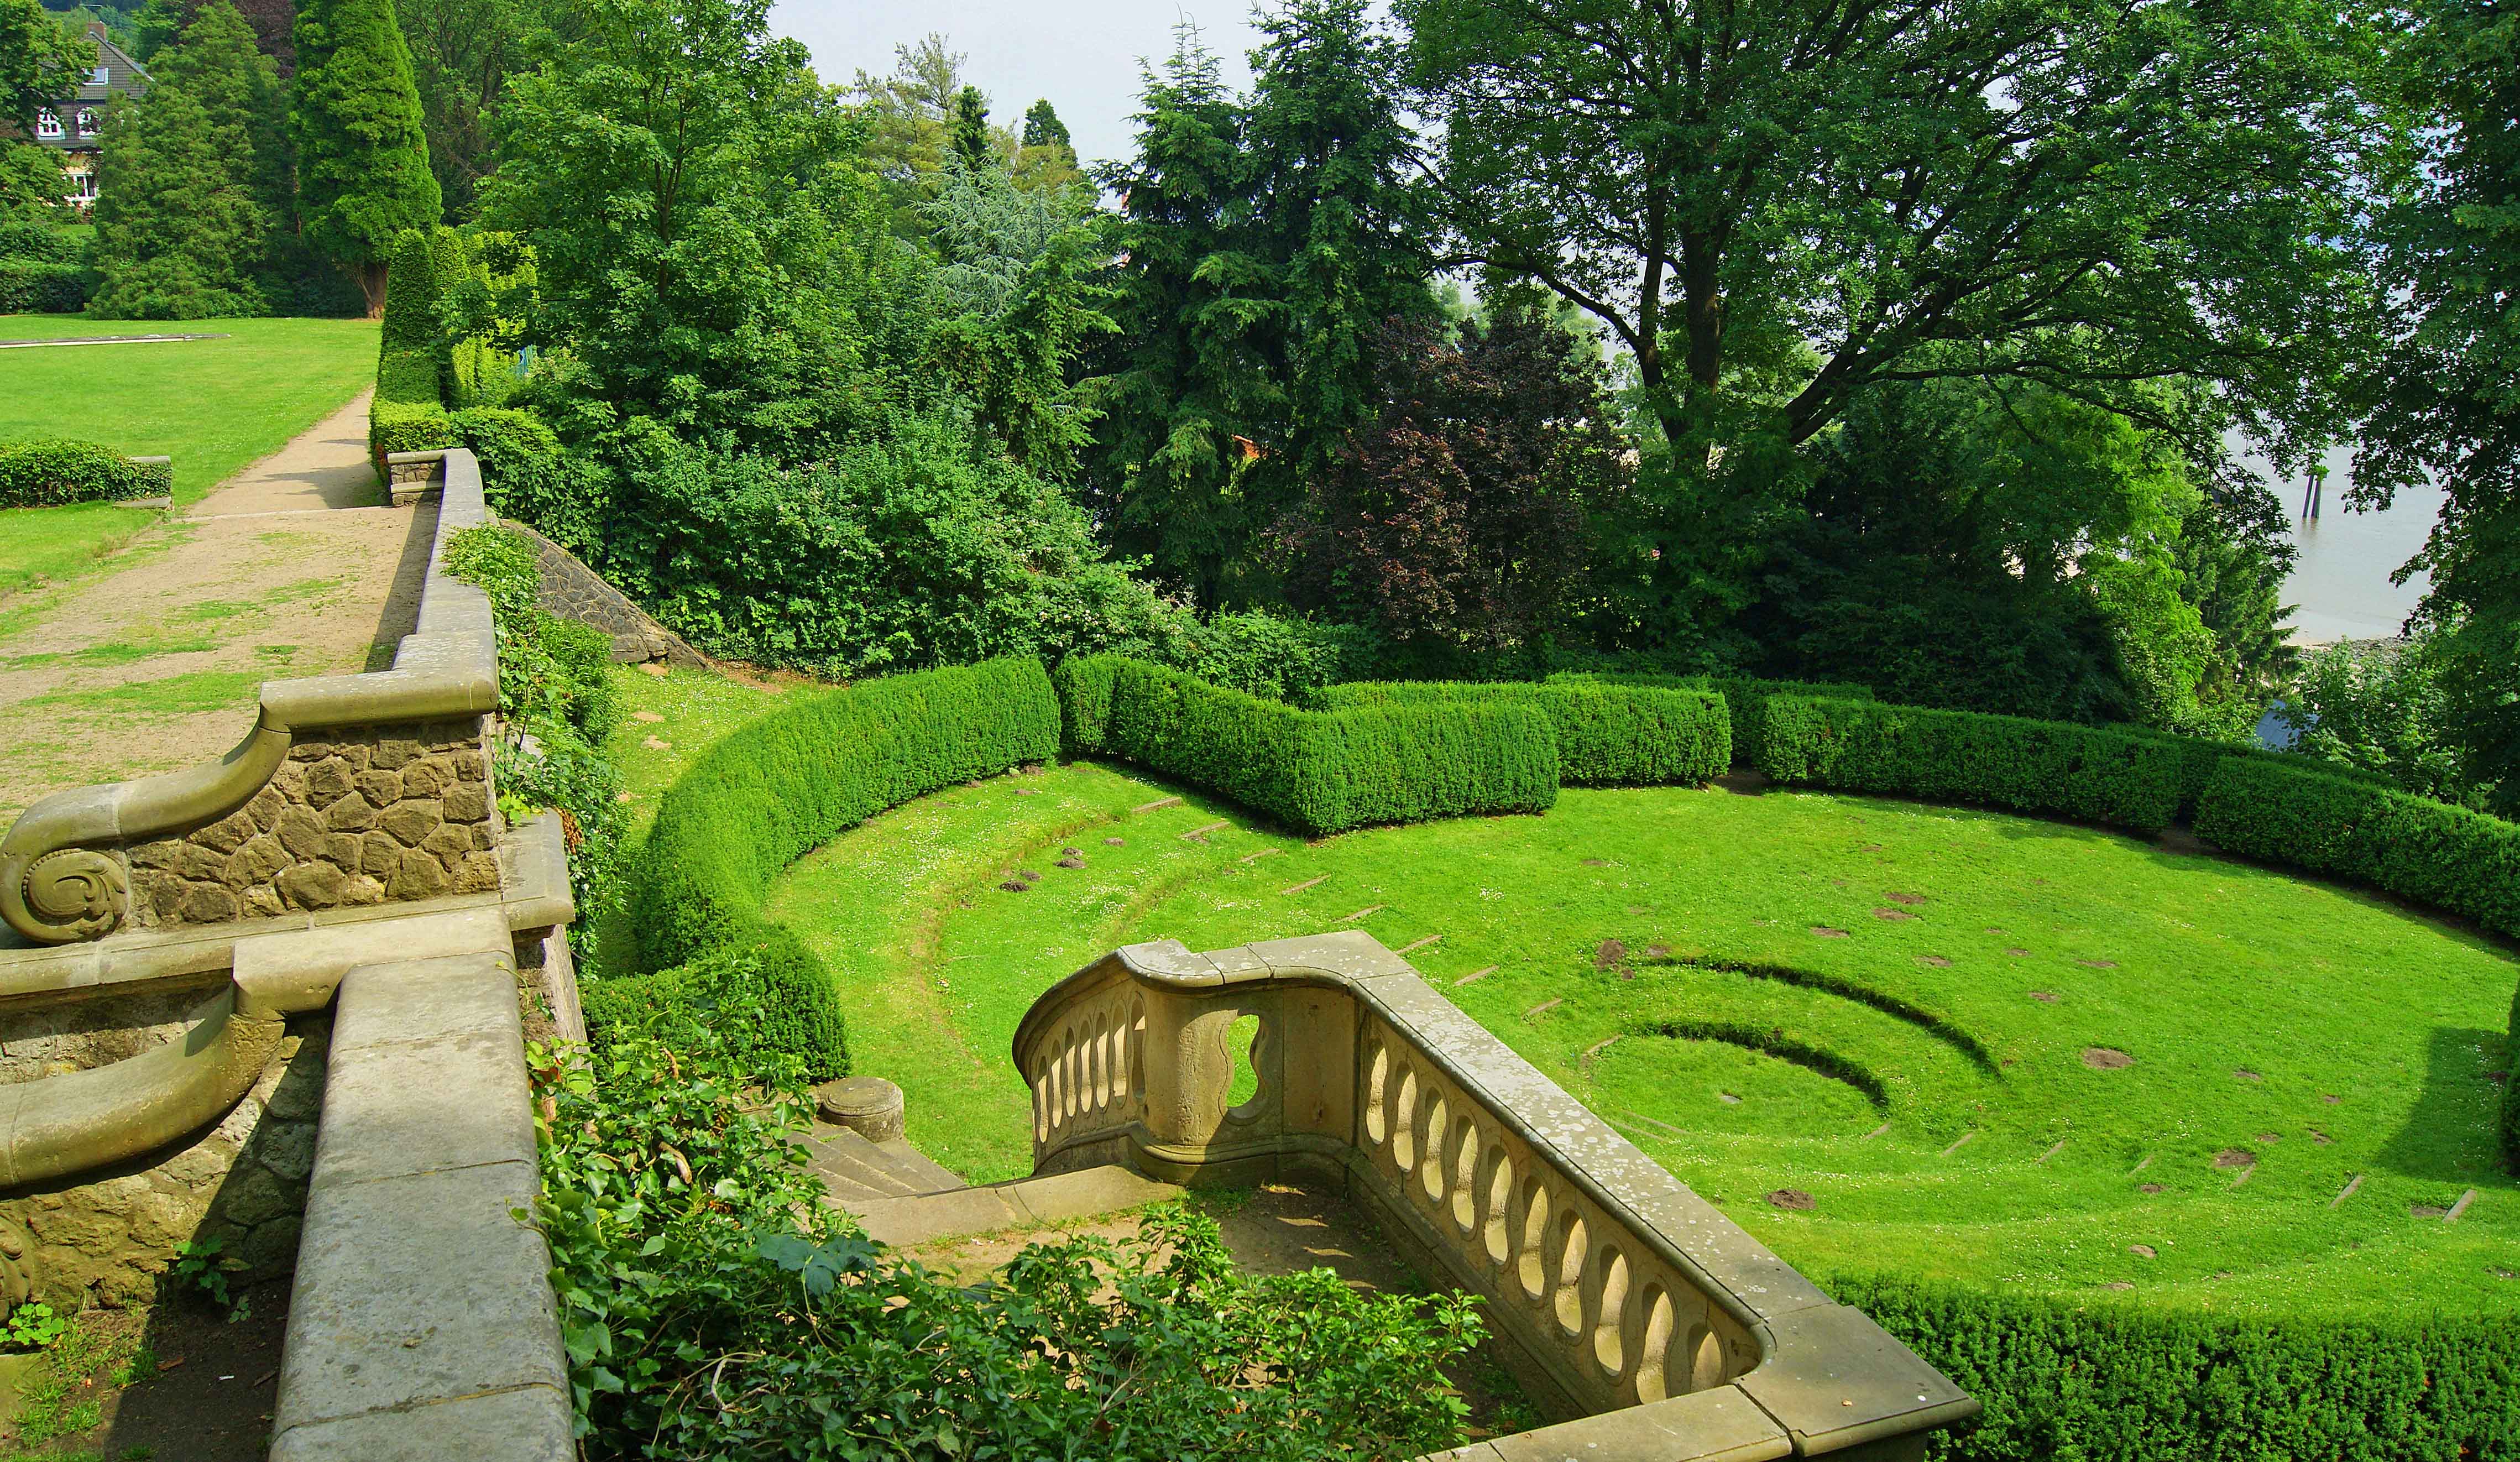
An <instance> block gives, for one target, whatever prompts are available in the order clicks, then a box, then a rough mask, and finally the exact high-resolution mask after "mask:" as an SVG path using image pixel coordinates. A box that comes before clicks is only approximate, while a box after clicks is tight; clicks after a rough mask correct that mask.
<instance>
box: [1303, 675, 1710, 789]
mask: <svg viewBox="0 0 2520 1462" xmlns="http://www.w3.org/2000/svg"><path fill="white" fill-rule="evenodd" d="M1314 704H1315V706H1316V707H1318V708H1320V709H1323V710H1352V709H1359V708H1370V707H1395V706H1427V705H1438V704H1449V705H1460V706H1481V705H1498V704H1509V705H1519V706H1529V707H1532V708H1535V709H1537V710H1539V711H1540V713H1541V714H1543V715H1545V716H1547V717H1549V725H1550V729H1551V730H1552V731H1553V732H1554V733H1555V735H1556V738H1557V777H1558V780H1559V781H1560V782H1562V783H1564V784H1565V785H1567V786H1570V787H1652V786H1666V785H1669V784H1672V783H1683V784H1695V783H1699V782H1704V781H1707V780H1709V779H1711V778H1714V777H1720V776H1722V775H1724V773H1725V772H1726V771H1728V770H1730V769H1731V768H1732V765H1733V720H1732V716H1731V713H1730V712H1729V711H1728V710H1727V709H1726V708H1725V704H1724V698H1723V697H1722V696H1720V695H1718V694H1716V693H1715V692H1713V691H1710V690H1705V689H1702V688H1697V687H1689V688H1686V689H1683V688H1679V687H1667V686H1655V685H1630V684H1616V683H1608V682H1598V683H1591V682H1584V681H1574V680H1569V681H1564V682H1558V681H1551V682H1547V683H1542V684H1534V683H1532V682H1530V681H1527V680H1507V681H1477V680H1368V681H1357V682H1353V683H1350V684H1346V685H1332V686H1326V687H1324V688H1323V689H1322V691H1321V692H1320V694H1319V695H1317V696H1316V697H1315V698H1314Z"/></svg>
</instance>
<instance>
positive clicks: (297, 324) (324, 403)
mask: <svg viewBox="0 0 2520 1462" xmlns="http://www.w3.org/2000/svg"><path fill="white" fill-rule="evenodd" d="M196 332H198V333H203V334H221V335H225V336H227V337H228V339H226V340H218V341H188V342H183V343H171V344H154V345H79V346H62V347H54V348H42V349H29V350H0V441H5V440H11V439H17V438H24V437H31V436H69V437H76V438H79V439H83V440H88V441H99V442H103V443H105V444H106V445H108V446H112V447H114V448H117V449H119V450H121V451H123V452H126V453H129V454H130V455H132V456H135V457H154V456H168V457H172V458H174V459H175V501H176V503H177V505H178V506H182V505H186V504H190V503H192V502H195V501H198V500H199V499H200V498H201V497H202V496H203V494H204V493H206V492H207V491H209V489H210V488H212V487H213V486H216V485H217V484H218V483H219V482H221V481H223V480H226V479H227V478H228V477H229V476H230V475H232V474H233V473H235V472H236V471H237V470H238V469H239V468H242V467H245V466H247V465H248V464H249V463H252V462H254V461H256V460H258V459H260V458H262V457H266V456H268V455H270V454H271V453H273V452H275V451H278V450H279V449H280V448H281V447H282V446H284V445H286V444H287V443H288V441H289V439H290V438H291V437H293V436H295V435H296V434H299V433H300V432H303V431H305V430H306V429H307V428H309V427H311V426H313V425H314V424H315V423H317V422H319V421H321V420H323V419H324V417H326V416H327V415H330V414H331V413H332V412H334V411H336V410H337V409H339V408H340V407H341V406H342V405H343V404H344V403H346V402H347V401H348V400H349V399H350V398H351V397H353V396H355V395H357V394H358V393H359V392H360V391H361V390H362V389H364V388H366V387H367V386H368V384H369V383H370V382H372V381H373V380H374V379H375V378H376V368H377V326H376V324H375V322H373V321H369V320H212V321H200V322H189V323H179V324H167V323H162V322H140V321H129V320H88V319H82V318H80V317H78V316H76V315H0V340H52V339H59V338H62V337H67V336H83V335H151V334H160V333H164V334H178V333H196ZM149 521H150V519H149V517H148V515H144V514H140V513H135V512H132V511H130V510H127V509H118V508H113V507H111V506H108V505H82V506H78V507H70V508H35V509H17V510H12V511H10V512H9V513H8V514H7V517H6V518H5V520H0V593H9V592H12V591H15V590H18V589H22V588H24V587H26V586H28V585H30V584H34V583H39V582H45V581H53V580H60V579H63V578H67V577H71V576H74V575H76V574H77V573H78V572H80V571H83V570H84V569H85V568H86V567H87V566H89V565H91V564H93V563H94V562H95V561H96V560H97V559H98V558H99V557H101V556H102V555H104V554H107V553H111V552H112V551H113V549H114V548H116V547H118V546H119V545H120V544H121V542H122V541H123V540H125V539H127V538H129V537H130V536H131V535H132V534H133V533H134V532H136V531H138V530H139V528H141V527H143V526H146V525H147V524H148V522H149Z"/></svg>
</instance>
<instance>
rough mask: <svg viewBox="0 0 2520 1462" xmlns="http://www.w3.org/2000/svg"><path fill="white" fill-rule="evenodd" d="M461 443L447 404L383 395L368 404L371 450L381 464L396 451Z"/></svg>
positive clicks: (438, 448) (431, 449)
mask: <svg viewBox="0 0 2520 1462" xmlns="http://www.w3.org/2000/svg"><path fill="white" fill-rule="evenodd" d="M459 444H460V443H458V442H457V440H456V437H455V426H454V423H453V422H452V421H450V420H449V419H448V417H447V414H446V408H445V407H443V406H440V405H438V404H437V403H436V402H435V401H388V400H386V399H385V398H384V397H383V396H382V395H379V396H378V397H377V398H376V399H375V400H374V401H372V402H370V403H369V405H368V451H369V453H370V454H371V455H372V456H374V457H375V458H376V460H377V462H378V463H379V464H380V465H382V463H383V462H384V460H385V458H386V457H388V456H391V455H392V454H393V453H395V452H442V451H444V450H446V449H447V448H448V447H451V446H456V445H459Z"/></svg>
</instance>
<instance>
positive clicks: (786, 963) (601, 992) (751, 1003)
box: [579, 921, 848, 1081]
mask: <svg viewBox="0 0 2520 1462" xmlns="http://www.w3.org/2000/svg"><path fill="white" fill-rule="evenodd" d="M579 1001H580V1004H581V1005H582V1006H583V1008H584V1010H585V1012H586V1033H587V1038H588V1039H589V1040H591V1041H593V1042H594V1043H595V1044H597V1045H599V1046H608V1045H611V1044H613V1043H615V1042H617V1041H620V1040H623V1039H626V1038H632V1037H637V1038H643V1039H652V1040H656V1041H660V1042H662V1043H664V1044H665V1045H668V1046H671V1047H674V1048H675V1049H677V1050H683V1049H689V1048H691V1047H692V1046H694V1045H696V1044H697V1043H700V1042H702V1041H710V1042H713V1043H717V1044H723V1045H724V1046H725V1047H726V1049H727V1051H728V1053H729V1054H730V1055H733V1056H735V1057H736V1058H738V1059H739V1060H740V1061H741V1062H742V1065H743V1067H744V1069H746V1070H749V1071H763V1070H767V1069H769V1067H771V1066H772V1065H773V1064H775V1063H777V1062H783V1061H794V1062H796V1063H797V1064H798V1065H799V1066H800V1067H801V1068H802V1070H803V1071H804V1072H805V1074H807V1075H809V1076H811V1077H812V1078H813V1079H815V1080H818V1081H819V1080H827V1079H829V1078H831V1077H833V1076H844V1075H847V1074H848V1060H847V1051H848V1025H847V1022H846V1020H845V1019H844V1018H843V1017H842V1015H841V1013H840V1005H839V1001H838V1000H837V999H835V998H833V996H832V976H831V972H830V971H829V970H826V969H825V968H823V962H822V961H821V960H819V959H816V958H815V957H814V952H813V951H812V950H810V949H808V948H806V947H805V942H804V940H802V939H800V938H798V937H796V936H795V934H794V933H792V932H791V931H789V930H788V929H787V928H786V927H784V926H782V925H777V924H772V923H769V922H767V921H757V922H756V923H755V924H754V925H753V926H752V928H751V929H750V931H749V937H748V938H747V939H744V940H738V941H735V942H730V943H726V944H721V945H718V946H716V947H714V948H711V949H707V950H703V951H702V952H701V953H700V954H698V955H697V957H695V958H693V959H691V960H689V961H687V962H685V963H683V964H681V965H678V966H676V967H674V968H673V969H670V970H660V971H657V972H655V973H654V974H650V975H623V976H613V977H610V978H606V979H598V980H592V981H589V982H586V983H585V985H584V986H583V987H582V988H581V989H580V991H579ZM738 1015H741V1016H742V1019H741V1020H738V1019H734V1017H736V1016H738Z"/></svg>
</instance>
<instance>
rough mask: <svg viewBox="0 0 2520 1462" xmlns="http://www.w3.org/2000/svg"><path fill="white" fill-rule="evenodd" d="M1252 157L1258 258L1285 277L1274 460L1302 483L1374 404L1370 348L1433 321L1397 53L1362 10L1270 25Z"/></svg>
mask: <svg viewBox="0 0 2520 1462" xmlns="http://www.w3.org/2000/svg"><path fill="white" fill-rule="evenodd" d="M1260 26H1261V29H1262V30H1263V31H1265V32H1266V33H1267V34H1268V37H1269V39H1268V42H1267V43H1266V44H1265V45H1263V46H1262V47H1261V48H1260V51H1259V52H1258V54H1257V55H1255V56H1254V57H1253V58H1252V61H1253V69H1254V72H1255V85H1254V94H1253V98H1252V105H1251V109H1250V115H1249V119H1248V120H1247V121H1246V122H1245V123H1244V126H1243V147H1244V149H1245V150H1246V151H1247V152H1248V153H1250V155H1251V158H1252V160H1253V163H1254V164H1255V172H1254V175H1253V177H1252V179H1251V189H1252V205H1253V207H1252V217H1253V220H1254V222H1255V223H1256V224H1257V225H1258V227H1259V231H1260V234H1261V240H1260V242H1259V243H1258V245H1257V246H1256V248H1257V251H1259V252H1260V253H1262V254H1263V255H1264V256H1266V257H1267V258H1269V259H1270V260H1271V261H1272V262H1273V263H1274V264H1275V265H1276V266H1277V268H1278V270H1279V281H1278V295H1279V297H1280V299H1281V300H1283V305H1284V314H1283V318H1282V320H1281V323H1280V328H1281V330H1282V331H1283V337H1284V343H1283V352H1284V358H1283V363H1282V366H1281V370H1282V372H1283V378H1284V379H1283V388H1284V389H1285V392H1286V415H1285V419H1284V421H1283V424H1282V426H1281V428H1280V432H1279V435H1280V441H1279V442H1278V443H1276V444H1274V450H1273V459H1274V461H1275V463H1276V464H1277V465H1278V466H1279V467H1280V469H1281V470H1283V471H1284V472H1286V473H1288V474H1290V475H1291V477H1292V479H1293V480H1294V482H1295V483H1300V482H1301V481H1302V480H1305V479H1307V478H1309V477H1311V476H1312V475H1313V474H1315V473H1317V472H1319V471H1321V470H1322V469H1323V468H1324V467H1325V466H1326V465H1327V464H1328V462H1329V461H1330V460H1331V459H1332V458H1333V457H1335V456H1336V455H1338V453H1339V451H1340V448H1341V445H1342V443H1343V441H1344V439H1345V437H1346V434H1347V432H1348V430H1349V429H1350V428H1352V427H1354V426H1356V425H1357V424H1359V423H1360V422H1363V421H1364V420H1366V419H1367V418H1368V417H1369V416H1371V415H1373V410H1374V407H1375V405H1376V404H1377V402H1378V396H1377V392H1376V390H1375V387H1374V381H1373V373H1374V361H1373V350H1372V349H1371V348H1370V345H1369V341H1370V340H1371V338H1373V336H1374V335H1375V334H1376V333H1377V332H1380V331H1381V330H1383V329H1384V328H1385V326H1386V325H1387V323H1388V322H1390V321H1392V320H1395V319H1398V320H1411V319H1422V318H1425V317H1428V316H1431V315H1432V314H1433V313H1434V312H1435V304H1434V296H1433V294H1432V292H1431V291H1430V290H1429V288H1428V284H1427V281H1428V276H1429V275H1430V273H1431V272H1432V266H1431V264H1430V262H1429V260H1428V257H1427V254H1426V251H1425V249H1424V246H1423V242H1422V241H1423V240H1424V239H1425V237H1426V230H1425V227H1424V224H1423V220H1422V216H1421V215H1420V213H1419V210H1418V206H1417V199H1416V196H1415V194H1414V193H1413V191H1412V190H1411V188H1410V186H1409V183H1408V176H1409V172H1410V167H1411V163H1412V160H1413V159H1414V158H1415V156H1416V152H1417V140H1416V138H1415V136H1414V135H1413V134H1412V133H1411V131H1410V129H1409V126H1408V124H1407V123H1406V122H1405V121H1403V120H1402V119H1401V116H1400V113H1399V98H1400V96H1401V94H1402V93H1401V89H1400V85H1399V82H1398V80H1397V75H1396V71H1397V50H1396V48H1395V47H1394V46H1393V45H1392V44H1391V42H1390V41H1389V40H1388V39H1387V38H1386V37H1384V36H1382V35H1380V34H1378V33H1377V32H1376V31H1375V30H1374V28H1373V25H1372V24H1371V23H1369V22H1368V20H1367V18H1366V3H1365V0H1291V3H1289V4H1287V5H1286V6H1285V8H1283V10H1280V11H1279V12H1278V13H1276V14H1275V15H1269V16H1264V17H1262V18H1261V21H1260Z"/></svg>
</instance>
